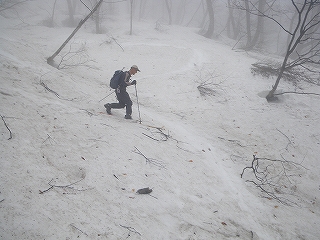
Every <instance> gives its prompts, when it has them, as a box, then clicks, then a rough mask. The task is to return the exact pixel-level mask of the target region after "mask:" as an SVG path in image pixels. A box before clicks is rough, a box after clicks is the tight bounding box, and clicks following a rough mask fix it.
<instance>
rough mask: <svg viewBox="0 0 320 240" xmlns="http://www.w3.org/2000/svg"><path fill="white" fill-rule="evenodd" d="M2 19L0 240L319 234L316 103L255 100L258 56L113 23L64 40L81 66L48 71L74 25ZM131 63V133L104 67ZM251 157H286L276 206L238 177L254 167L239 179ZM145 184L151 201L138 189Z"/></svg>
mask: <svg viewBox="0 0 320 240" xmlns="http://www.w3.org/2000/svg"><path fill="white" fill-rule="evenodd" d="M30 21H31V20H30ZM0 22H1V24H0V25H1V35H0V61H1V75H0V81H1V85H0V98H1V105H0V114H1V116H2V123H1V124H0V127H1V128H0V131H1V135H0V137H1V167H0V169H1V170H0V209H1V211H0V212H1V213H0V229H1V231H0V238H1V239H76V238H80V239H126V238H128V237H130V239H317V238H318V236H319V235H320V229H319V225H320V218H319V215H320V208H319V198H320V190H319V180H320V178H319V167H318V156H319V154H320V150H319V143H320V129H319V124H317V123H318V122H319V116H320V110H319V107H318V102H319V98H318V97H316V96H312V95H299V96H297V95H284V96H282V97H281V101H280V102H279V103H267V102H266V100H265V99H264V98H263V97H260V96H259V95H261V94H262V95H263V91H266V90H268V89H270V87H271V85H272V84H273V81H274V80H273V79H264V78H261V77H258V76H256V77H253V76H252V74H251V73H250V66H251V64H252V63H254V62H256V61H257V58H260V59H263V58H265V56H262V55H261V56H259V54H255V55H253V54H252V55H251V54H250V53H245V52H236V51H232V50H231V47H230V46H227V45H224V44H223V43H222V42H217V41H214V40H209V39H205V38H203V37H201V36H199V35H198V34H197V33H196V30H195V29H188V28H181V27H177V26H164V27H163V29H162V31H157V30H155V29H154V24H153V23H143V22H139V23H138V22H137V23H135V25H134V35H128V34H127V29H126V25H122V26H121V27H119V26H118V25H117V26H115V23H112V25H110V26H109V32H108V34H107V35H95V34H92V33H91V29H90V27H89V26H87V28H83V29H81V30H80V31H79V33H77V34H76V37H75V40H74V41H73V42H72V44H73V46H77V45H81V44H83V45H85V47H86V49H87V53H88V56H89V59H90V60H92V61H91V62H89V63H88V64H89V65H90V66H91V67H90V68H89V67H75V68H70V69H66V70H57V69H55V68H53V67H51V66H50V65H48V64H47V63H46V58H47V57H49V56H50V55H51V54H52V53H53V52H54V51H55V50H56V49H57V48H58V47H59V46H60V45H61V44H62V42H63V41H64V40H65V39H66V38H67V37H68V36H69V34H70V33H71V31H72V29H67V28H54V29H49V28H46V27H43V26H39V25H30V23H31V22H30V23H29V24H24V25H17V24H16V22H15V21H14V20H12V19H5V18H2V17H1V21H0ZM33 23H35V22H33ZM110 36H112V37H114V38H115V39H116V40H117V43H118V44H120V45H121V47H122V48H123V50H122V48H121V47H120V46H119V45H118V44H117V43H116V42H115V41H113V40H112V39H111V38H110ZM257 56H258V57H257ZM132 64H137V65H138V66H139V68H140V69H141V72H139V73H138V74H137V75H135V76H134V77H133V78H134V79H136V80H137V82H138V84H137V93H138V100H139V107H140V108H139V109H140V117H141V123H139V121H138V122H137V121H136V120H139V112H138V108H137V98H136V91H135V88H134V87H129V88H128V92H129V93H130V95H131V97H132V100H133V102H134V107H133V111H134V113H133V118H134V119H135V120H133V121H127V120H125V119H124V118H123V117H124V114H125V112H124V110H113V113H114V114H113V115H112V116H109V115H107V114H106V113H105V109H104V107H103V105H104V104H105V103H106V102H113V101H115V95H114V94H113V93H112V91H111V90H110V89H109V88H108V81H109V80H108V79H110V77H111V76H112V74H113V71H115V70H116V69H119V68H122V67H125V68H126V69H128V68H129V67H130V66H131V65H132ZM206 81H207V83H210V84H209V86H208V87H209V88H210V89H211V90H212V91H211V92H210V94H209V95H206V96H202V95H201V94H200V92H199V90H198V88H197V87H198V86H199V85H201V84H203V83H204V82H206ZM299 86H300V87H301V88H303V90H304V91H312V92H319V87H315V86H310V85H307V84H304V83H300V85H299ZM280 88H282V89H285V90H288V89H289V90H290V89H294V86H292V85H291V84H289V83H286V82H282V83H281V86H280ZM106 96H107V97H106ZM5 124H6V125H7V127H8V128H7V127H6V125H5ZM9 130H10V131H11V132H12V138H11V139H8V138H9V137H10V132H9ZM253 155H256V156H257V157H260V158H267V159H271V160H283V162H281V164H279V165H277V164H278V163H279V162H272V161H267V162H268V164H269V167H268V168H267V170H268V172H269V175H271V176H273V177H272V178H271V179H269V181H270V182H268V183H266V184H272V185H274V189H273V190H274V191H273V192H274V193H276V196H278V200H282V201H283V203H285V204H282V203H280V202H279V201H277V199H273V198H272V197H270V195H269V196H268V195H266V194H265V193H263V192H261V191H260V189H258V188H256V187H255V186H254V185H253V184H252V183H250V182H246V181H245V180H247V179H248V180H252V179H253V178H252V177H253V175H252V169H247V170H246V171H245V173H244V176H243V178H241V177H240V174H241V173H242V171H243V169H244V168H245V167H247V166H248V167H250V166H251V163H252V160H253ZM285 161H288V162H289V163H296V165H292V164H287V163H286V162H285ZM262 162H263V161H262V160H261V163H260V164H261V165H260V166H261V167H262V166H263V163H262ZM281 166H282V167H284V168H281ZM279 167H280V169H281V170H282V172H281V171H280V172H279V173H277V171H278V170H279V169H277V168H279ZM288 167H290V168H288ZM272 174H274V175H272ZM279 176H280V177H279ZM144 187H150V188H152V189H153V192H152V193H151V195H139V194H137V193H136V191H137V190H138V189H140V188H144ZM279 188H280V189H279ZM46 190H47V191H46ZM266 197H267V198H266Z"/></svg>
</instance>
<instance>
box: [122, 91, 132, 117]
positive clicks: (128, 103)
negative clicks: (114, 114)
mask: <svg viewBox="0 0 320 240" xmlns="http://www.w3.org/2000/svg"><path fill="white" fill-rule="evenodd" d="M123 97H124V99H123V100H124V101H123V102H124V103H125V105H126V115H130V116H131V114H132V101H131V99H130V96H129V93H127V92H126V94H125V95H124V96H123Z"/></svg>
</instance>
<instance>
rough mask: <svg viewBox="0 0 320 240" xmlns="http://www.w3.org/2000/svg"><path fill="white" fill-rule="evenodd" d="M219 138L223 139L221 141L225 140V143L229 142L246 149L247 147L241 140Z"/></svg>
mask: <svg viewBox="0 0 320 240" xmlns="http://www.w3.org/2000/svg"><path fill="white" fill-rule="evenodd" d="M218 138H219V139H221V140H225V141H228V142H232V143H235V144H237V145H239V146H240V147H246V146H244V145H242V144H241V143H240V141H239V140H233V139H225V138H223V137H218Z"/></svg>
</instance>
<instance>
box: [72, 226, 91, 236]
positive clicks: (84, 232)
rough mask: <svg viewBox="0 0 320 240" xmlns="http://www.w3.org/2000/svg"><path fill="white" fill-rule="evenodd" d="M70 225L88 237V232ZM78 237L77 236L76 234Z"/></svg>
mask: <svg viewBox="0 0 320 240" xmlns="http://www.w3.org/2000/svg"><path fill="white" fill-rule="evenodd" d="M70 226H71V227H73V228H75V229H76V230H78V231H79V232H81V233H82V234H84V235H86V236H87V237H88V234H87V233H85V232H84V231H82V230H81V229H79V228H77V227H76V226H74V225H73V224H70ZM78 237H79V236H78Z"/></svg>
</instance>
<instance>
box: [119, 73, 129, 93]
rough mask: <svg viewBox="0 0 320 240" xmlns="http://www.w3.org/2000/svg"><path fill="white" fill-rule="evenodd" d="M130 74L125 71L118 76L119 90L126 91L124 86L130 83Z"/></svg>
mask: <svg viewBox="0 0 320 240" xmlns="http://www.w3.org/2000/svg"><path fill="white" fill-rule="evenodd" d="M130 78H131V75H130V73H129V71H126V72H124V73H123V74H122V76H121V78H120V84H119V89H120V91H121V92H126V88H127V87H128V86H129V85H130Z"/></svg>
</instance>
